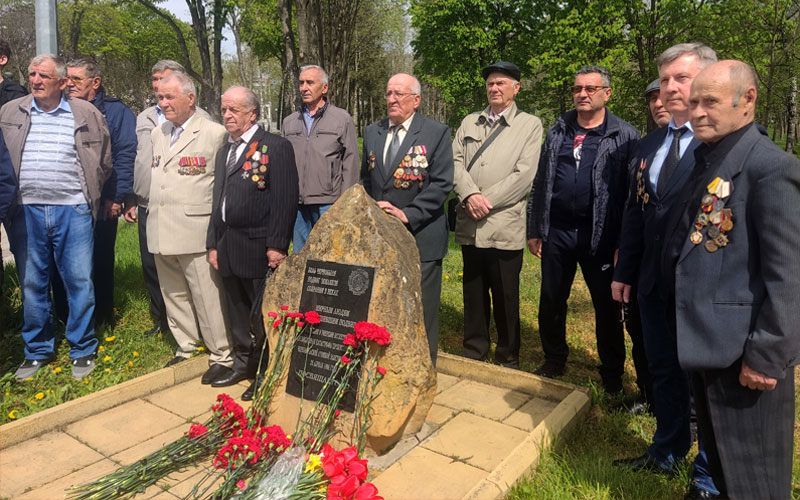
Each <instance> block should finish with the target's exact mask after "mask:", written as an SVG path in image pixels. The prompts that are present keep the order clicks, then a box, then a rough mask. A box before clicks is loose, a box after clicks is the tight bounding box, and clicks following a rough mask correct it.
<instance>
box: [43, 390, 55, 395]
mask: <svg viewBox="0 0 800 500" xmlns="http://www.w3.org/2000/svg"><path fill="white" fill-rule="evenodd" d="M44 392H46V393H47V394H53V389H47V390H46V391H44Z"/></svg>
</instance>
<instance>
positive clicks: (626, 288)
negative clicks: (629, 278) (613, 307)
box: [611, 281, 631, 304]
mask: <svg viewBox="0 0 800 500" xmlns="http://www.w3.org/2000/svg"><path fill="white" fill-rule="evenodd" d="M611 297H612V298H613V299H614V300H616V301H617V302H624V303H626V304H628V303H629V302H630V301H631V286H630V285H628V284H626V283H620V282H619V281H612V282H611Z"/></svg>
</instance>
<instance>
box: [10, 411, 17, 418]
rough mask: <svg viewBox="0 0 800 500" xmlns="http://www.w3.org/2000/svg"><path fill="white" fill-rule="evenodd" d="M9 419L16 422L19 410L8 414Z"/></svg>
mask: <svg viewBox="0 0 800 500" xmlns="http://www.w3.org/2000/svg"><path fill="white" fill-rule="evenodd" d="M8 418H10V419H11V420H16V418H17V410H11V411H10V412H8Z"/></svg>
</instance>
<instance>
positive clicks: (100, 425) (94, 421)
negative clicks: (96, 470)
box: [65, 399, 186, 456]
mask: <svg viewBox="0 0 800 500" xmlns="http://www.w3.org/2000/svg"><path fill="white" fill-rule="evenodd" d="M185 422H186V421H185V419H183V418H181V417H179V416H177V415H174V414H172V413H170V412H168V411H166V410H163V409H161V408H159V407H157V406H155V405H153V404H151V403H148V402H147V401H144V400H142V399H135V400H133V401H131V402H129V403H125V404H123V405H120V406H117V407H116V408H112V409H110V410H106V411H104V412H102V413H98V414H97V415H93V416H91V417H89V418H86V419H83V420H81V421H80V422H76V423H74V424H71V425H68V426H67V428H66V429H65V430H66V432H67V433H68V434H70V435H71V436H74V437H75V438H77V439H79V440H80V441H82V442H84V443H86V444H87V445H89V446H91V447H92V448H94V449H95V450H97V451H99V452H100V453H102V454H104V455H105V456H111V455H113V454H115V453H117V452H120V451H122V450H125V449H128V448H130V447H132V446H136V445H137V444H140V443H141V442H142V441H145V440H147V439H150V438H152V437H155V436H157V435H158V434H161V433H162V432H165V431H167V430H169V429H172V428H175V427H177V426H179V425H182V424H183V425H185Z"/></svg>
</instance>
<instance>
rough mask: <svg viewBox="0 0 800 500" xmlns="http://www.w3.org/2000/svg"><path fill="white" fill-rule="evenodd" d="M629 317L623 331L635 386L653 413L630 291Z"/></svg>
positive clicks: (637, 314) (638, 316) (636, 309)
mask: <svg viewBox="0 0 800 500" xmlns="http://www.w3.org/2000/svg"><path fill="white" fill-rule="evenodd" d="M628 313H629V316H628V318H627V320H626V321H625V330H627V332H628V337H630V338H631V357H632V358H633V367H634V369H635V370H636V386H637V387H638V388H639V394H640V395H641V396H642V397H644V399H645V401H647V403H648V404H649V405H650V410H651V411H654V408H655V398H654V396H653V380H652V378H651V377H650V369H649V368H648V366H647V363H648V361H647V352H646V351H645V348H644V338H643V333H642V318H641V314H640V312H639V301H638V300H637V298H636V290H635V289H633V290H631V301H630V303H629V307H628Z"/></svg>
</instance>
